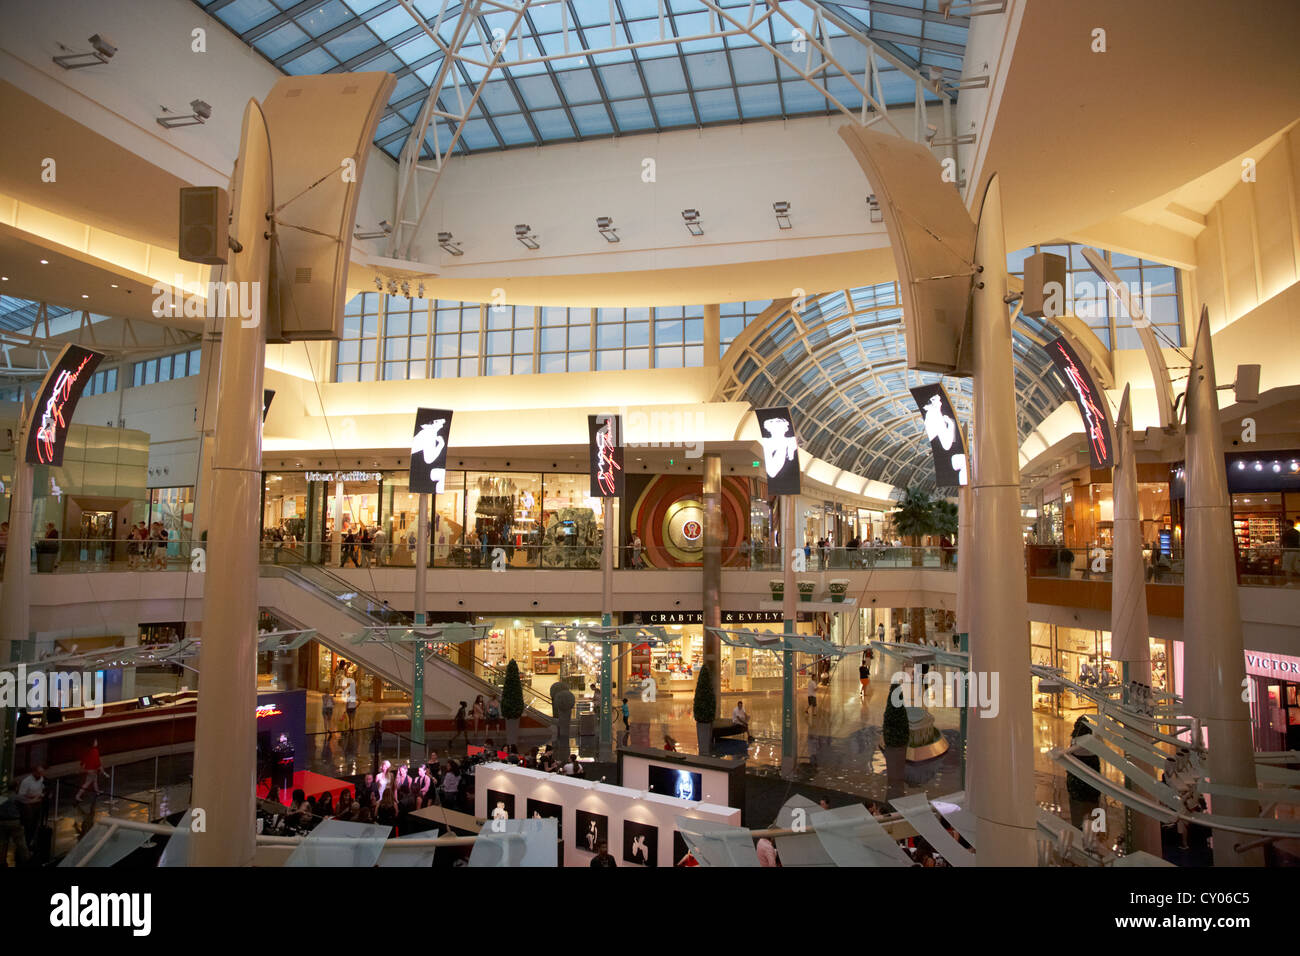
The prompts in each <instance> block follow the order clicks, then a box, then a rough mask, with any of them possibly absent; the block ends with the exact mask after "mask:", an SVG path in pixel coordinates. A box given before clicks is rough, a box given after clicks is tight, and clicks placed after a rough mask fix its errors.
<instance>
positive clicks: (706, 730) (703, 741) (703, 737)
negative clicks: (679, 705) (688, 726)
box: [692, 664, 718, 757]
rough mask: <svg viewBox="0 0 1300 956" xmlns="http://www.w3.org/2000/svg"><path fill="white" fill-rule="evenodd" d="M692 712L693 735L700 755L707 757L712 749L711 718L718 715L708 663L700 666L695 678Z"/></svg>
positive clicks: (716, 700)
mask: <svg viewBox="0 0 1300 956" xmlns="http://www.w3.org/2000/svg"><path fill="white" fill-rule="evenodd" d="M692 713H693V714H694V716H695V736H696V742H697V743H698V744H699V747H700V755H701V756H704V757H707V756H709V754H710V753H712V751H713V718H715V717H717V716H718V699H717V697H715V696H714V694H713V674H712V673H711V672H710V671H709V665H708V664H705V665H704V666H703V667H701V668H700V675H699V677H697V678H696V679H695V703H694V705H693V707H692Z"/></svg>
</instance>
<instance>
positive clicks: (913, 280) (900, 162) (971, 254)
mask: <svg viewBox="0 0 1300 956" xmlns="http://www.w3.org/2000/svg"><path fill="white" fill-rule="evenodd" d="M840 136H841V137H842V138H843V140H844V142H845V143H846V144H847V145H848V147H849V149H850V150H851V151H852V152H853V155H854V157H855V158H856V159H857V161H858V164H859V165H860V166H861V167H862V171H863V172H864V173H866V176H867V181H868V182H869V183H870V184H871V189H872V191H873V192H874V193H875V194H876V201H877V203H878V205H879V206H880V209H881V211H882V213H883V214H884V218H885V229H886V230H887V231H888V233H889V244H890V246H892V247H893V251H894V262H895V264H896V265H897V266H898V287H899V294H900V296H901V297H902V303H901V304H902V306H903V331H904V337H905V340H906V343H907V367H908V368H914V369H926V370H928V371H933V372H945V373H948V374H951V375H970V374H972V372H973V368H972V360H971V355H970V344H969V343H968V342H965V338H966V327H967V322H968V317H969V313H970V303H971V287H972V284H973V280H974V276H973V273H974V266H973V262H974V259H975V223H974V221H973V220H972V219H971V217H970V213H968V212H967V211H966V206H965V205H964V204H963V203H962V201H961V196H960V195H959V194H958V192H957V189H956V187H955V186H954V185H953V184H952V183H950V182H944V178H943V167H942V166H940V165H939V161H938V160H937V159H935V158H934V154H933V153H931V152H930V150H929V149H928V148H927V147H926V146H924V145H922V144H920V143H913V142H911V141H910V140H905V139H903V138H901V137H899V136H893V135H888V134H885V133H877V132H875V131H874V130H869V129H864V128H863V127H861V126H855V125H852V124H849V125H845V126H841V127H840ZM963 343H965V344H964V345H963Z"/></svg>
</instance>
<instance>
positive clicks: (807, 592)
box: [799, 581, 817, 601]
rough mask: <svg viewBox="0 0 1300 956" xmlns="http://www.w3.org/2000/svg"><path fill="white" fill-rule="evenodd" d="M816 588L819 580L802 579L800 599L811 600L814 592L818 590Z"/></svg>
mask: <svg viewBox="0 0 1300 956" xmlns="http://www.w3.org/2000/svg"><path fill="white" fill-rule="evenodd" d="M816 590H817V582H816V581H800V582H799V600H800V601H811V600H812V599H813V594H814V593H815V592H816Z"/></svg>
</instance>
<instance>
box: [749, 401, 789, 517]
mask: <svg viewBox="0 0 1300 956" xmlns="http://www.w3.org/2000/svg"><path fill="white" fill-rule="evenodd" d="M754 414H755V415H757V416H758V443H759V444H760V445H762V446H763V472H764V474H766V475H767V493H768V494H769V495H797V494H799V441H798V439H797V438H795V434H794V419H792V418H791V417H790V409H788V408H784V407H782V408H760V409H758V410H757V411H756V412H755V413H754Z"/></svg>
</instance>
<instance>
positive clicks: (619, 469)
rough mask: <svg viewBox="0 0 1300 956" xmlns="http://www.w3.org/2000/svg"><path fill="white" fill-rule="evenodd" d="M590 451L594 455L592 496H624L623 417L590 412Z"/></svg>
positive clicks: (588, 439) (588, 421) (588, 429)
mask: <svg viewBox="0 0 1300 956" xmlns="http://www.w3.org/2000/svg"><path fill="white" fill-rule="evenodd" d="M587 450H588V453H589V454H590V456H591V497H593V498H620V497H622V495H623V416H621V415H609V414H606V415H588V416H587Z"/></svg>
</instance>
